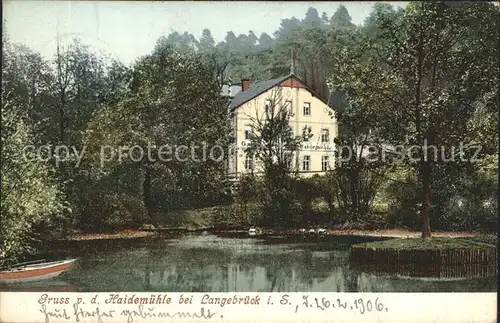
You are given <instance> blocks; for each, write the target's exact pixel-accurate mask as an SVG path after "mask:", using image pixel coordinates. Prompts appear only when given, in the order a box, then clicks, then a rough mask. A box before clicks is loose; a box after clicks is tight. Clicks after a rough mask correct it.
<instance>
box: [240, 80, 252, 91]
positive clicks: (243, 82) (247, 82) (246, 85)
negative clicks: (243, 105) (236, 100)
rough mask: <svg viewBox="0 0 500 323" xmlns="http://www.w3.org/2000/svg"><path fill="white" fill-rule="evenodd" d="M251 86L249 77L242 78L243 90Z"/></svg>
mask: <svg viewBox="0 0 500 323" xmlns="http://www.w3.org/2000/svg"><path fill="white" fill-rule="evenodd" d="M249 87H250V80H249V79H242V80H241V92H243V91H246V90H248V88H249Z"/></svg>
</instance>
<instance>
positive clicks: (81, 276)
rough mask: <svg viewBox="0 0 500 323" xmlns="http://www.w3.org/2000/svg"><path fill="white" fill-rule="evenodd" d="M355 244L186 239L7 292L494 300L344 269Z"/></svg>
mask: <svg viewBox="0 0 500 323" xmlns="http://www.w3.org/2000/svg"><path fill="white" fill-rule="evenodd" d="M363 241H366V238H365V240H363ZM358 242H362V241H361V240H359V239H354V238H346V237H337V238H331V239H329V240H328V241H297V242H285V241H281V240H279V239H267V240H266V239H258V238H254V237H228V236H226V237H222V236H215V235H188V236H184V237H182V238H177V239H163V240H159V241H156V242H155V243H154V244H148V245H142V246H134V247H126V248H123V247H121V248H109V247H107V248H99V249H95V250H91V251H88V250H87V251H85V252H78V253H75V252H72V254H68V255H69V256H73V257H74V256H78V258H79V259H78V261H77V262H76V263H75V264H74V265H73V267H72V268H71V269H70V270H69V271H68V272H66V273H63V274H62V275H61V276H59V277H58V278H57V280H53V281H47V282H42V283H39V284H38V285H34V286H33V285H30V286H26V285H22V286H11V287H9V290H33V289H34V288H35V289H38V290H44V289H47V290H51V288H62V287H61V286H64V284H67V285H68V286H70V287H71V289H69V290H72V291H79V292H111V291H114V292H496V286H497V279H496V277H491V278H488V279H472V280H439V279H416V278H398V277H379V276H375V275H371V274H367V273H362V272H357V271H356V270H354V269H352V268H350V266H349V261H348V260H349V259H348V248H349V245H350V244H352V243H358ZM56 290H57V289H56Z"/></svg>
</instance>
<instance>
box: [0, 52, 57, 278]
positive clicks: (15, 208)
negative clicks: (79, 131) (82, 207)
mask: <svg viewBox="0 0 500 323" xmlns="http://www.w3.org/2000/svg"><path fill="white" fill-rule="evenodd" d="M4 54H5V53H4ZM6 60H8V57H6V55H4V57H3V62H4V63H5V62H6ZM4 66H5V65H4ZM5 81H6V79H5V78H3V79H2V83H3V84H2V85H3V86H2V119H1V126H2V136H1V147H2V148H1V149H2V165H1V171H2V190H1V200H2V203H1V208H0V215H1V217H0V218H1V225H0V267H2V268H3V267H8V266H10V265H12V264H14V263H15V262H16V261H17V260H18V259H19V258H20V257H21V256H23V255H25V254H26V253H29V252H32V251H33V249H32V247H33V243H34V239H36V238H37V237H36V235H35V232H34V227H35V226H36V225H38V224H40V223H41V222H46V223H50V222H51V221H53V220H56V219H57V218H58V217H59V216H60V215H61V214H62V213H63V212H62V211H63V208H64V206H65V205H64V200H63V199H62V198H61V195H60V191H59V188H58V185H57V184H56V182H55V181H54V177H53V169H52V168H51V166H50V165H49V164H48V163H47V162H46V161H44V160H42V159H41V158H40V156H37V155H36V154H35V153H34V152H33V151H32V150H30V149H25V148H26V147H27V146H29V145H34V144H35V142H36V140H35V139H34V135H33V132H32V129H31V127H30V126H29V124H30V122H29V121H26V120H27V116H26V107H24V108H23V107H21V106H17V105H16V104H17V103H16V100H15V99H12V96H11V95H10V93H6V92H5V89H6V88H7V86H6V85H7V84H5ZM53 229H54V228H53Z"/></svg>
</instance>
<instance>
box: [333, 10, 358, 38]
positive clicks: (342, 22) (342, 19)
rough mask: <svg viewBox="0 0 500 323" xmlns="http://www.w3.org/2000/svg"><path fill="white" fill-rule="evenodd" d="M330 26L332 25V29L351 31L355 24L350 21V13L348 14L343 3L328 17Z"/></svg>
mask: <svg viewBox="0 0 500 323" xmlns="http://www.w3.org/2000/svg"><path fill="white" fill-rule="evenodd" d="M330 26H332V27H333V29H334V30H339V31H344V32H351V31H353V30H354V29H355V28H356V26H355V25H354V24H353V23H352V18H351V15H349V11H348V10H347V8H346V7H345V6H343V5H340V6H339V7H338V9H337V11H335V13H334V14H333V15H332V17H331V18H330Z"/></svg>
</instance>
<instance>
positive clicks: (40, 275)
mask: <svg viewBox="0 0 500 323" xmlns="http://www.w3.org/2000/svg"><path fill="white" fill-rule="evenodd" d="M75 261H76V259H67V260H60V261H51V262H45V260H39V261H31V262H26V263H22V264H18V265H16V266H15V267H13V268H12V269H10V270H6V271H0V283H2V284H5V283H6V284H9V283H25V282H33V281H38V280H45V279H50V278H54V277H57V276H59V275H60V274H61V273H62V272H65V271H66V270H68V269H69V268H70V267H71V265H72V264H73V263H74V262H75Z"/></svg>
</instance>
